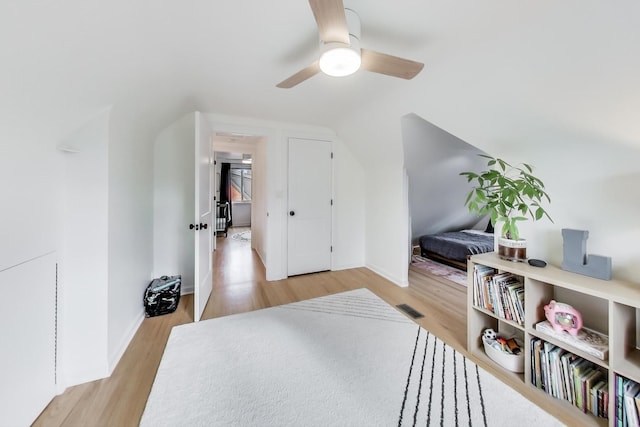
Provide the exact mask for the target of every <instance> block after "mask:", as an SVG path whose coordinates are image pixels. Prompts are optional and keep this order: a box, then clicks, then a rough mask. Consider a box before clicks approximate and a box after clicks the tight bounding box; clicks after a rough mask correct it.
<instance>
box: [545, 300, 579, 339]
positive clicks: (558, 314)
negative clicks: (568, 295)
mask: <svg viewBox="0 0 640 427" xmlns="http://www.w3.org/2000/svg"><path fill="white" fill-rule="evenodd" d="M544 315H545V316H546V318H547V320H548V321H549V323H551V326H553V330H554V331H556V332H562V331H568V332H569V333H570V334H571V335H578V332H579V331H580V329H582V315H581V314H580V312H579V311H578V310H576V309H575V308H573V307H571V306H570V305H569V304H563V303H561V302H556V301H555V300H551V301H550V302H549V304H548V305H545V306H544Z"/></svg>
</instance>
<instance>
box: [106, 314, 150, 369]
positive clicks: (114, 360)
mask: <svg viewBox="0 0 640 427" xmlns="http://www.w3.org/2000/svg"><path fill="white" fill-rule="evenodd" d="M143 321H144V309H143V310H141V311H140V312H139V313H138V316H137V317H136V318H135V319H134V321H133V322H132V323H131V326H130V327H129V330H128V331H127V333H126V334H125V335H124V336H123V337H122V339H121V340H120V344H119V345H118V347H117V348H116V351H115V352H113V353H112V354H111V355H110V356H109V376H111V374H112V373H113V371H114V369H115V368H116V366H117V365H118V362H120V359H121V358H122V356H123V355H124V352H125V351H127V347H129V344H130V343H131V340H133V337H134V336H135V334H136V332H138V329H139V328H140V325H142V322H143Z"/></svg>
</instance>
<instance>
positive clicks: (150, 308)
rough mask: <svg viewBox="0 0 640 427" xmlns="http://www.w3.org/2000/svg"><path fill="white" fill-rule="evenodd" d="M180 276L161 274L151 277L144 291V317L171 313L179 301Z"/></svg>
mask: <svg viewBox="0 0 640 427" xmlns="http://www.w3.org/2000/svg"><path fill="white" fill-rule="evenodd" d="M181 283H182V276H180V275H177V276H162V277H160V278H158V279H153V280H152V281H151V283H149V285H148V286H147V289H146V290H145V292H144V311H145V315H146V317H153V316H160V315H161V314H168V313H173V312H174V311H176V308H178V303H179V302H180V284H181Z"/></svg>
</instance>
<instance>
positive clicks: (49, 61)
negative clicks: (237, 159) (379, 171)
mask: <svg viewBox="0 0 640 427" xmlns="http://www.w3.org/2000/svg"><path fill="white" fill-rule="evenodd" d="M348 4H349V6H350V7H352V8H354V9H355V10H356V11H357V12H358V14H359V15H360V19H361V22H362V46H363V47H366V48H369V49H373V50H378V51H381V52H385V53H390V54H394V55H397V56H402V57H406V58H410V59H414V60H417V61H421V62H424V63H425V68H424V70H423V71H422V73H421V74H419V75H418V76H417V77H416V78H415V79H414V80H411V81H404V80H400V79H395V78H391V77H387V76H382V75H377V74H372V73H367V72H364V71H360V72H358V73H356V74H355V75H353V76H350V77H348V78H344V79H342V80H337V79H333V78H330V77H327V76H324V75H318V76H315V77H313V78H312V79H310V80H309V81H307V82H304V83H302V84H301V85H300V86H297V87H295V88H292V89H278V88H276V87H275V85H276V84H277V83H278V82H280V81H281V80H283V79H284V78H286V77H288V76H290V75H291V74H293V73H294V72H296V71H298V70H299V69H301V68H303V67H304V66H306V65H307V64H309V63H310V62H311V61H312V60H313V59H314V56H315V54H316V53H317V49H316V47H317V32H316V27H315V21H314V19H313V15H312V13H311V10H310V8H309V5H308V2H307V1H306V0H269V1H264V0H244V1H222V0H208V1H204V0H182V1H165V2H157V1H149V0H138V1H131V0H109V1H96V0H90V1H87V0H59V1H57V2H49V1H38V0H21V1H8V0H5V1H4V2H3V5H2V7H0V52H1V53H2V61H1V66H0V117H2V122H1V124H0V126H1V127H2V128H3V129H5V130H6V129H7V128H12V130H13V131H14V132H13V133H11V134H13V135H15V134H16V133H15V132H18V134H25V135H28V134H30V133H33V132H39V133H40V134H43V135H47V137H48V138H51V139H54V140H55V139H59V138H62V137H64V136H65V135H66V134H67V133H69V132H71V131H72V130H74V129H75V128H76V127H78V126H80V125H81V124H82V123H83V122H84V121H85V120H87V119H88V118H89V117H91V116H92V115H94V114H96V112H98V111H101V110H103V109H104V108H107V107H109V106H113V105H116V106H126V109H127V111H133V112H135V114H137V115H138V116H139V120H140V122H141V124H143V125H147V126H150V127H151V129H160V128H162V127H164V126H166V125H168V124H169V123H171V122H172V121H173V120H174V119H175V118H177V117H178V116H179V115H181V114H184V113H186V112H189V111H193V110H196V109H197V110H201V111H205V112H212V113H222V114H230V115H240V116H249V117H259V118H265V119H271V120H281V121H286V122H299V123H305V124H315V125H323V126H327V127H330V128H333V129H338V130H339V129H344V128H345V126H347V127H348V123H349V118H350V116H351V114H352V113H354V112H357V111H359V110H361V109H362V108H367V109H369V110H371V111H373V112H375V111H379V113H380V115H383V114H384V113H385V108H387V106H386V105H387V100H388V99H393V100H395V101H394V103H395V105H396V106H397V105H399V104H400V105H402V106H401V107H396V108H399V109H400V111H402V109H405V111H404V113H409V112H416V113H417V114H419V115H420V116H421V117H423V118H425V119H427V120H429V121H431V122H433V123H435V124H437V125H439V126H440V127H443V128H444V129H446V130H447V131H449V132H451V133H453V134H454V135H457V136H459V137H461V138H463V139H465V140H467V141H469V142H471V143H475V142H477V143H478V144H479V145H480V146H482V144H483V142H484V141H487V140H491V139H496V138H497V139H509V138H512V137H513V136H515V135H518V134H520V135H522V133H523V132H525V131H526V129H527V128H528V127H529V126H532V124H533V123H535V126H538V127H541V126H542V127H544V128H546V129H563V131H562V132H573V133H581V134H585V135H592V136H593V135H599V136H600V137H602V136H606V138H607V139H608V140H610V141H613V142H620V143H624V144H633V145H637V144H640V120H638V113H639V112H640V54H639V53H640V2H638V1H637V0H616V1H610V0H609V1H606V0H602V1H593V0H564V1H557V0H553V1H551V0H537V1H531V0H530V1H512V0H484V1H477V0H394V1H382V0H375V1H373V0H368V1H366V0H351V1H349V2H348ZM399 94H400V95H401V96H402V99H401V100H400V101H398V99H399V98H398V96H400V95H399ZM34 118H35V119H37V121H38V126H33V120H34ZM392 119H393V121H394V123H397V122H398V121H399V118H398V117H393V118H392ZM488 123H490V125H488ZM371 126H372V127H376V126H383V124H381V123H379V122H377V121H373V122H372V123H371ZM525 133H526V132H525ZM0 135H2V134H1V133H0Z"/></svg>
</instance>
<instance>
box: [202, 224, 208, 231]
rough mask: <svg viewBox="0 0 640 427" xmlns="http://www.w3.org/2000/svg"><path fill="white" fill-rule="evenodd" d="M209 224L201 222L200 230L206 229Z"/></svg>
mask: <svg viewBox="0 0 640 427" xmlns="http://www.w3.org/2000/svg"><path fill="white" fill-rule="evenodd" d="M208 226H209V225H208V224H203V223H200V230H206V229H207V227H208Z"/></svg>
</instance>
